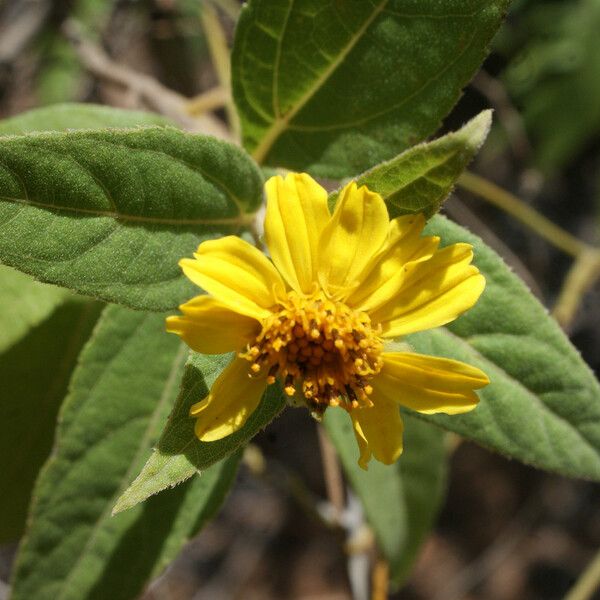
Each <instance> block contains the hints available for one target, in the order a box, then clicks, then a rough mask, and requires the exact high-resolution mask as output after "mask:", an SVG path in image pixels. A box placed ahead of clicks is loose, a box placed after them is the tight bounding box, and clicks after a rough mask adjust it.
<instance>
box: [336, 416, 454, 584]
mask: <svg viewBox="0 0 600 600" xmlns="http://www.w3.org/2000/svg"><path fill="white" fill-rule="evenodd" d="M403 418H404V425H405V431H404V452H403V454H402V456H401V457H400V459H399V460H398V461H397V462H396V463H395V464H394V465H391V466H386V465H383V464H382V463H380V462H377V461H376V460H373V461H371V463H370V464H369V469H368V471H365V470H363V469H361V468H360V467H359V466H358V462H357V461H358V454H359V452H358V448H357V445H356V438H355V437H354V432H353V431H352V422H351V420H350V419H349V418H348V415H346V414H344V413H343V412H342V411H341V410H328V411H327V412H326V413H325V420H324V423H325V427H326V429H327V432H328V433H329V435H330V436H331V439H332V441H333V443H334V445H335V447H336V449H337V451H338V454H339V456H340V459H341V461H342V465H343V467H344V471H345V473H346V476H347V477H348V480H349V481H350V484H351V486H352V489H353V490H354V492H355V493H356V494H357V496H358V497H359V498H360V500H361V503H362V505H363V509H364V511H365V517H366V519H367V521H368V522H369V524H370V525H371V527H372V528H373V531H374V533H375V537H376V539H377V543H378V546H379V549H380V550H381V552H382V553H383V556H384V557H385V558H386V560H387V561H388V563H389V565H390V580H391V582H392V584H393V585H394V586H399V585H400V584H401V583H402V581H404V579H405V578H406V577H407V575H408V573H409V571H410V568H411V566H412V564H413V562H414V560H415V558H416V555H417V552H418V551H419V548H420V546H421V544H422V542H423V540H424V539H425V537H426V535H427V534H428V533H429V531H430V529H431V527H432V526H433V522H434V520H435V517H436V515H437V512H438V510H439V508H440V506H441V503H442V500H443V496H444V490H445V484H446V460H445V455H444V444H443V434H442V432H440V431H439V429H437V428H436V427H432V426H430V425H429V424H427V423H424V422H422V421H419V420H418V419H416V418H414V417H411V416H410V415H408V414H403Z"/></svg>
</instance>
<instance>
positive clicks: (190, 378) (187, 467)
mask: <svg viewBox="0 0 600 600" xmlns="http://www.w3.org/2000/svg"><path fill="white" fill-rule="evenodd" d="M231 357H232V355H230V354H222V355H205V354H197V353H195V352H191V353H190V357H189V360H188V362H187V364H186V367H185V373H184V376H183V383H182V387H181V392H180V394H179V397H178V398H177V402H176V404H175V407H174V408H173V412H172V413H171V416H170V417H169V421H168V422H167V425H166V427H165V429H164V431H163V433H162V435H161V438H160V440H159V442H158V445H157V447H156V449H155V450H154V453H153V454H152V456H151V457H150V459H149V460H148V462H147V463H146V465H145V466H144V468H143V470H142V471H141V473H140V474H139V475H138V477H137V478H136V479H135V481H134V482H133V483H132V484H131V486H130V487H129V488H128V489H127V491H126V492H125V493H124V494H123V495H122V496H121V497H120V498H119V500H118V502H117V504H116V505H115V508H114V512H115V513H118V512H120V511H123V510H126V509H128V508H130V507H132V506H135V505H136V504H138V503H139V502H143V501H144V500H145V499H146V498H148V497H149V496H151V495H152V494H157V493H158V492H160V491H162V490H164V489H165V488H167V487H172V486H174V485H177V484H178V483H181V482H182V481H185V480H186V479H188V478H189V477H191V476H192V475H193V474H194V473H196V472H197V471H202V470H203V469H206V468H208V467H209V466H210V465H212V464H214V463H215V462H217V461H219V460H221V459H223V457H225V456H228V455H229V454H231V453H232V452H235V451H236V450H238V449H240V448H242V447H243V446H244V445H245V444H246V443H247V442H248V441H249V440H250V439H252V438H253V437H254V436H255V435H256V434H257V433H258V432H259V431H260V430H261V429H264V428H265V427H266V426H267V425H268V424H269V423H270V422H271V421H272V420H273V419H274V418H275V417H276V416H277V415H278V414H279V413H280V412H281V411H282V410H283V407H284V406H285V401H284V399H283V393H282V392H281V389H280V388H279V385H275V384H274V385H270V386H269V387H268V388H267V391H266V392H265V394H264V396H263V398H262V400H261V403H260V404H259V406H258V408H257V409H256V410H255V411H254V412H253V413H252V415H250V417H249V418H248V421H246V424H245V425H244V426H243V427H242V428H241V429H240V430H239V431H236V432H235V433H233V434H231V435H229V436H227V437H226V438H223V439H222V440H218V441H216V442H201V441H200V440H198V438H197V437H196V436H195V434H194V425H195V420H194V419H192V418H190V407H191V406H192V404H194V403H196V402H199V401H200V400H202V398H204V397H205V396H206V395H207V394H208V390H209V389H210V387H211V386H212V384H213V382H214V380H215V379H216V378H217V377H218V375H219V374H220V373H221V371H222V370H223V369H224V368H225V366H226V365H227V364H228V363H229V362H230V360H231Z"/></svg>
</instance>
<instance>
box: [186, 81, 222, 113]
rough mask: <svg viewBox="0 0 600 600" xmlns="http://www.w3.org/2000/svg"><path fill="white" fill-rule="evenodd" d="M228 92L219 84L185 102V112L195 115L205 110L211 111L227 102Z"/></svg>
mask: <svg viewBox="0 0 600 600" xmlns="http://www.w3.org/2000/svg"><path fill="white" fill-rule="evenodd" d="M228 97H229V93H228V91H227V90H225V89H223V88H222V87H221V86H220V85H218V86H217V87H214V88H212V89H210V90H207V91H206V92H202V93H201V94H198V95H197V96H196V97H195V98H191V99H190V100H188V103H187V106H186V108H187V112H188V113H189V114H190V115H192V116H193V117H196V116H198V115H201V114H203V113H205V112H210V111H213V110H215V109H217V108H221V107H222V106H225V104H226V103H227V102H228Z"/></svg>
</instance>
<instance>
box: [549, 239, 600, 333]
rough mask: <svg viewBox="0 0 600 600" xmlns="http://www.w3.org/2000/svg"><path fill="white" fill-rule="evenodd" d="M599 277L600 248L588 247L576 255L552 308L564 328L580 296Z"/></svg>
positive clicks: (571, 318)
mask: <svg viewBox="0 0 600 600" xmlns="http://www.w3.org/2000/svg"><path fill="white" fill-rule="evenodd" d="M599 277H600V250H597V249H594V248H592V249H588V250H586V251H585V252H583V253H582V254H580V255H579V256H578V257H577V259H576V260H575V262H574V263H573V266H572V267H571V269H570V271H569V272H568V273H567V276H566V277H565V280H564V282H563V286H562V289H561V290H560V294H559V296H558V300H557V301H556V304H555V306H554V309H553V310H552V314H553V315H554V317H555V318H556V320H557V321H558V322H559V323H560V324H561V325H562V326H563V327H564V328H568V327H569V326H570V325H571V323H572V321H573V318H574V317H575V314H576V313H577V309H578V308H579V305H580V303H581V300H582V298H583V297H584V296H585V294H586V293H587V292H588V291H589V290H590V289H591V287H592V286H593V285H594V284H595V283H596V281H598V278H599Z"/></svg>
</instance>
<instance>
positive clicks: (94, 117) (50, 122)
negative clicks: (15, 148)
mask: <svg viewBox="0 0 600 600" xmlns="http://www.w3.org/2000/svg"><path fill="white" fill-rule="evenodd" d="M144 125H145V126H149V125H157V126H167V125H172V123H171V122H170V121H169V120H168V119H165V118H164V117H161V116H160V115H155V114H153V113H149V112H142V111H139V110H123V109H120V108H112V107H109V106H101V105H99V104H80V103H76V102H65V103H62V104H53V105H51V106H46V107H44V108H35V109H33V110H30V111H27V112H25V113H22V114H20V115H17V116H15V117H10V118H9V119H4V120H2V121H0V135H1V136H4V135H20V134H24V133H31V132H34V131H67V130H69V129H105V128H106V129H108V128H120V129H122V128H127V127H138V126H144Z"/></svg>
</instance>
